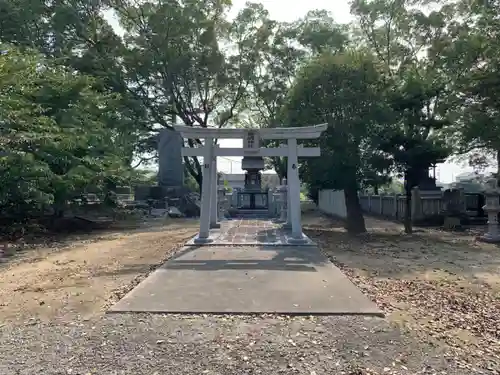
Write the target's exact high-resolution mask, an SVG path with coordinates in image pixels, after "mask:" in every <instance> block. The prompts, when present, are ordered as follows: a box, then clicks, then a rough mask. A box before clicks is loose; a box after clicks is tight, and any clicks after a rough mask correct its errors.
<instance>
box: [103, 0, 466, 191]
mask: <svg viewBox="0 0 500 375" xmlns="http://www.w3.org/2000/svg"><path fill="white" fill-rule="evenodd" d="M253 1H254V2H259V3H262V4H263V5H264V6H265V8H266V9H267V10H268V11H269V13H270V17H271V18H273V19H275V20H278V21H285V22H286V21H293V20H296V19H298V18H301V17H303V16H304V15H305V14H306V13H307V12H309V11H311V10H315V9H326V10H328V11H330V12H331V14H332V16H333V17H334V19H335V20H336V21H337V22H338V23H348V22H350V21H352V16H351V15H350V6H349V0H307V1H303V0H253ZM245 3H246V0H233V9H232V10H231V13H230V15H236V14H237V12H238V11H239V10H240V9H242V8H243V7H244V5H245ZM106 18H108V21H109V22H110V23H111V25H112V26H113V27H114V28H115V29H116V31H119V30H118V28H119V26H118V23H117V20H116V19H113V17H112V16H109V17H106ZM311 125H312V124H311ZM219 144H220V146H221V147H241V145H242V142H241V141H239V140H220V141H219ZM217 166H218V170H219V171H221V172H224V173H243V172H244V171H242V170H241V157H231V158H220V157H219V158H218V159H217ZM472 171H473V169H472V168H471V167H468V166H467V163H466V162H464V163H459V162H456V161H450V162H446V163H443V164H440V165H438V167H437V169H436V177H437V179H438V180H439V181H440V182H444V183H449V182H452V181H454V180H455V178H456V176H458V175H460V174H463V173H467V172H472Z"/></svg>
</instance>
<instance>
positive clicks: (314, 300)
mask: <svg viewBox="0 0 500 375" xmlns="http://www.w3.org/2000/svg"><path fill="white" fill-rule="evenodd" d="M261 223H262V228H264V229H265V228H269V226H270V224H269V222H266V221H262V222H261ZM240 224H242V225H243V226H245V225H246V226H247V227H249V226H252V227H255V226H256V221H255V220H252V223H244V222H243V223H240ZM250 224H251V225H250ZM257 226H258V225H257ZM222 231H223V229H222ZM220 237H221V238H223V239H224V244H223V245H218V246H217V245H216V244H211V246H186V247H185V248H183V249H182V250H181V251H180V252H179V253H178V254H177V255H176V256H174V257H173V258H171V259H170V260H168V261H167V262H166V263H165V264H164V265H163V266H162V267H160V268H159V269H157V270H156V271H154V272H153V273H152V274H151V275H150V276H149V277H148V278H147V279H146V280H144V281H143V282H142V283H140V284H139V285H138V286H137V287H136V288H135V289H134V290H132V291H131V292H130V293H129V294H127V295H126V296H125V297H124V298H123V299H122V300H121V301H119V302H118V303H117V304H116V305H114V306H113V307H112V308H111V310H110V312H150V313H196V314H199V313H213V314H224V313H231V314H252V313H283V314H306V315H309V314H332V315H333V314H335V315H339V314H341V315H346V314H349V315H351V314H361V315H365V314H367V315H376V316H381V315H382V313H381V311H380V310H379V309H378V308H377V306H376V305H375V304H374V303H373V302H371V301H370V300H369V299H368V298H367V297H366V296H364V295H363V294H362V293H361V291H360V290H359V289H358V288H357V287H356V286H355V285H354V284H352V283H351V282H350V281H349V279H348V278H347V277H346V276H345V275H344V274H342V272H341V271H340V270H339V269H338V268H337V267H335V266H334V265H333V264H332V263H331V262H330V261H329V260H328V259H327V258H326V257H325V256H324V255H323V254H322V252H321V251H320V250H319V249H318V248H317V247H316V246H312V245H309V246H279V245H273V246H266V245H253V243H254V242H255V239H254V238H251V237H252V236H239V237H238V236H233V237H238V238H236V240H235V241H237V243H238V244H240V243H242V242H244V240H245V239H246V240H247V241H248V242H250V243H252V245H243V246H241V245H240V246H237V245H233V246H230V244H228V243H227V238H228V235H227V234H224V233H222V234H221V236H220Z"/></svg>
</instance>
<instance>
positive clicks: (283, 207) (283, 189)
mask: <svg viewBox="0 0 500 375" xmlns="http://www.w3.org/2000/svg"><path fill="white" fill-rule="evenodd" d="M278 192H279V193H280V199H279V203H280V211H281V212H280V217H279V220H278V221H280V222H282V223H286V222H287V211H288V186H287V184H286V178H284V179H283V184H282V185H281V186H280V187H279V188H278Z"/></svg>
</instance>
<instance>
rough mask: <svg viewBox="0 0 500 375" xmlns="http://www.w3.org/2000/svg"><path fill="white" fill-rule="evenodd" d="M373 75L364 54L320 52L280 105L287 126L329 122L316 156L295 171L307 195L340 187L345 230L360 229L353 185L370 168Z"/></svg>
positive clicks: (375, 97)
mask: <svg viewBox="0 0 500 375" xmlns="http://www.w3.org/2000/svg"><path fill="white" fill-rule="evenodd" d="M378 80H379V75H378V72H377V70H376V67H375V65H374V64H373V60H372V58H371V57H370V56H369V55H365V54H363V53H359V52H355V51H353V52H348V53H345V54H338V55H332V54H324V55H322V56H320V57H318V58H316V59H313V60H312V61H311V62H310V63H309V64H307V65H306V66H305V67H304V68H303V69H302V70H301V72H300V74H299V75H298V77H297V78H296V80H295V83H294V86H293V87H292V89H291V91H290V93H289V96H288V98H287V102H286V105H285V107H284V109H283V116H284V118H285V119H286V123H287V124H289V125H290V126H301V125H303V124H308V123H311V122H313V123H325V122H327V123H329V125H330V126H329V128H328V130H327V131H326V133H324V134H323V135H322V137H321V139H320V147H321V158H319V159H311V160H307V161H305V162H303V163H302V164H301V168H300V173H301V178H302V180H303V181H304V182H306V183H307V185H308V187H309V191H310V193H311V194H313V195H314V191H317V190H318V189H342V190H344V195H345V199H346V208H347V229H348V231H349V232H351V233H360V232H365V231H366V228H365V224H364V219H363V214H362V212H361V207H360V204H359V199H358V189H359V187H360V184H361V181H362V180H363V171H364V170H366V169H368V168H372V167H373V164H372V161H373V160H374V158H373V157H372V156H375V155H373V154H372V153H371V148H370V147H369V146H368V143H369V139H370V133H371V132H373V131H375V130H376V129H377V127H378V126H379V123H380V122H381V121H382V120H383V117H381V116H383V114H384V111H383V108H382V107H381V106H380V100H379V94H378Z"/></svg>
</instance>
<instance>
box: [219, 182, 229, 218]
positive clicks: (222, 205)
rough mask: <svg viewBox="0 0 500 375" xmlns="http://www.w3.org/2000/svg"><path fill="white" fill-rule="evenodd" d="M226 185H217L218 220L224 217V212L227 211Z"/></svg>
mask: <svg viewBox="0 0 500 375" xmlns="http://www.w3.org/2000/svg"><path fill="white" fill-rule="evenodd" d="M226 190H227V189H226V187H225V186H218V188H217V203H218V205H217V206H218V207H217V216H218V219H219V221H220V220H224V219H225V217H226V216H225V213H226V211H227V202H228V199H227V197H226Z"/></svg>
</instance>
